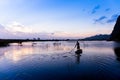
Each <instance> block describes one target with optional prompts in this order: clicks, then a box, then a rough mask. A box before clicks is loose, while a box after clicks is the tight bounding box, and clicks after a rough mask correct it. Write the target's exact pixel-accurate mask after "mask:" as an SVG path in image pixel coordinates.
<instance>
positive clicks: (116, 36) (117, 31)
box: [109, 16, 120, 41]
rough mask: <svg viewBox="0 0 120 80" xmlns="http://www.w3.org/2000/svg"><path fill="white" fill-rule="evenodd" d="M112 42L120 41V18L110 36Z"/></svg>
mask: <svg viewBox="0 0 120 80" xmlns="http://www.w3.org/2000/svg"><path fill="white" fill-rule="evenodd" d="M109 40H110V41H120V16H119V17H118V18H117V21H116V24H115V26H114V29H113V31H112V33H111V35H110V39H109Z"/></svg>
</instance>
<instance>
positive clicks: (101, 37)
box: [82, 34, 110, 40]
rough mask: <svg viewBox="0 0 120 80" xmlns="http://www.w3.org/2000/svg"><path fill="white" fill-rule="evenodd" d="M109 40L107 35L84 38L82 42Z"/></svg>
mask: <svg viewBox="0 0 120 80" xmlns="http://www.w3.org/2000/svg"><path fill="white" fill-rule="evenodd" d="M109 38H110V35H107V34H100V35H95V36H91V37H87V38H84V39H82V40H108V39H109Z"/></svg>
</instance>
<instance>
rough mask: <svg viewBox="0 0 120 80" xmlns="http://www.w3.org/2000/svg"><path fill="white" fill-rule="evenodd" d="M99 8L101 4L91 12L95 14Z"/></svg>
mask: <svg viewBox="0 0 120 80" xmlns="http://www.w3.org/2000/svg"><path fill="white" fill-rule="evenodd" d="M98 9H100V5H97V6H95V7H94V8H93V9H92V12H91V13H92V14H95V13H96V11H97V10H98Z"/></svg>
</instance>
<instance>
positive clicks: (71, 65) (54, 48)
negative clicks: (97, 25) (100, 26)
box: [0, 41, 120, 80]
mask: <svg viewBox="0 0 120 80" xmlns="http://www.w3.org/2000/svg"><path fill="white" fill-rule="evenodd" d="M79 43H80V47H81V49H82V50H83V52H82V54H81V55H77V54H75V51H76V49H75V48H74V46H75V44H76V42H75V41H63V42H61V41H56V42H55V41H54V42H34V43H33V42H27V43H23V45H22V46H18V44H15V43H14V44H10V46H7V47H0V80H120V43H117V42H107V41H79Z"/></svg>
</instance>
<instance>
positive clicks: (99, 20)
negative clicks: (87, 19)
mask: <svg viewBox="0 0 120 80" xmlns="http://www.w3.org/2000/svg"><path fill="white" fill-rule="evenodd" d="M106 18H107V17H106V16H101V17H99V18H98V19H95V23H101V22H102V21H103V20H105V19H106Z"/></svg>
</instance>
